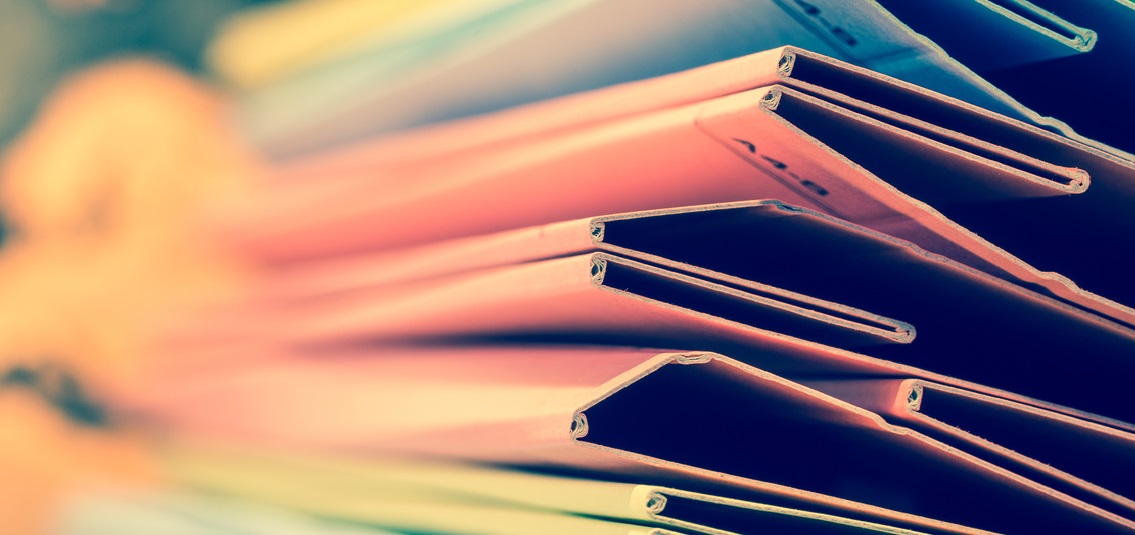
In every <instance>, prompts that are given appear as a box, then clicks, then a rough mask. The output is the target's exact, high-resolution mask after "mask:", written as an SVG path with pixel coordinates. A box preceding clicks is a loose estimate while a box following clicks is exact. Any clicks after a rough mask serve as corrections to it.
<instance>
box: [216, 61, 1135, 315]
mask: <svg viewBox="0 0 1135 535" xmlns="http://www.w3.org/2000/svg"><path fill="white" fill-rule="evenodd" d="M284 174H285V175H286V176H282V177H277V178H276V179H274V180H272V181H271V187H270V189H269V190H268V191H264V192H261V193H259V194H258V195H257V196H256V197H255V198H253V199H252V200H251V201H250V202H249V203H245V204H242V205H241V206H239V208H237V209H235V210H234V212H235V215H234V217H233V218H232V220H231V221H230V222H229V224H228V225H227V226H226V227H225V231H224V232H225V234H224V235H225V236H226V237H227V238H228V239H231V240H232V241H234V242H236V243H239V244H241V245H242V247H244V248H245V250H246V251H251V252H253V253H254V254H257V255H260V256H261V257H264V258H268V259H276V260H286V259H293V260H294V259H297V258H305V257H312V256H319V255H329V254H341V253H344V252H353V251H361V250H369V249H379V248H390V247H395V246H404V245H408V244H413V243H420V242H423V241H431V240H437V239H443V238H450V237H457V236H463V235H473V234H478V233H483V232H488V231H495V230H503V229H508V228H517V227H522V226H526V225H532V224H539V223H546V222H551V221H556V220H563V219H570V218H575V217H583V216H587V215H590V214H595V213H613V212H620V211H629V210H642V209H656V208H665V207H673V206H685V205H692V204H702V203H714V202H727V201H738V200H751V199H757V198H775V199H780V200H783V201H785V202H788V203H790V204H794V205H800V206H803V207H806V208H811V209H815V210H819V211H823V212H826V213H829V214H832V215H836V216H839V217H841V218H844V219H847V220H850V221H852V222H856V223H859V224H862V225H864V226H866V227H868V228H872V229H874V230H878V231H880V232H884V233H888V234H892V235H895V236H898V237H901V238H904V239H908V240H910V241H913V242H915V243H917V244H918V245H920V246H921V247H923V248H924V249H926V250H928V251H931V252H935V253H939V254H943V255H945V256H948V257H950V258H953V259H955V260H957V261H959V262H962V263H964V264H966V265H969V266H971V267H974V268H976V269H980V270H982V271H986V272H988V273H990V274H993V275H996V276H999V277H1002V278H1005V279H1007V280H1010V281H1012V282H1016V283H1019V284H1022V285H1026V286H1031V287H1037V288H1038V289H1039V290H1041V291H1043V292H1045V293H1048V294H1050V295H1053V296H1056V297H1058V298H1060V299H1062V300H1064V301H1066V302H1069V303H1072V304H1075V305H1076V306H1080V307H1083V308H1088V309H1091V310H1093V311H1096V312H1097V313H1099V314H1101V315H1103V316H1106V317H1109V318H1112V319H1115V320H1117V321H1120V322H1124V323H1127V324H1129V325H1131V324H1135V310H1132V309H1131V308H1130V307H1128V306H1124V305H1120V304H1117V303H1115V302H1112V301H1109V300H1108V299H1104V298H1101V297H1099V296H1097V295H1094V294H1090V293H1086V292H1084V291H1082V290H1081V289H1080V288H1079V287H1077V286H1076V285H1075V284H1073V283H1072V282H1071V281H1069V280H1068V279H1066V278H1064V277H1062V276H1060V275H1056V274H1053V273H1050V272H1049V271H1060V272H1061V273H1064V274H1066V275H1071V276H1073V277H1074V278H1076V279H1077V282H1081V283H1082V284H1084V287H1085V288H1086V289H1088V290H1097V291H1101V292H1104V295H1105V296H1107V297H1115V298H1117V299H1120V300H1125V301H1126V302H1135V296H1129V295H1128V293H1129V290H1128V288H1129V287H1130V286H1131V285H1128V284H1126V276H1127V273H1129V272H1130V271H1131V270H1130V269H1128V268H1129V267H1135V263H1133V262H1135V260H1133V258H1135V256H1133V255H1132V254H1130V252H1129V251H1128V249H1129V248H1122V247H1114V246H1111V245H1110V244H1111V243H1115V242H1116V240H1118V239H1121V238H1122V237H1123V236H1127V235H1130V234H1131V233H1132V232H1135V221H1133V220H1131V218H1127V217H1125V211H1124V209H1125V207H1128V206H1130V205H1131V204H1132V200H1133V199H1135V179H1133V177H1135V170H1133V168H1132V164H1131V162H1127V161H1125V160H1121V159H1119V158H1117V157H1115V156H1113V155H1110V154H1107V153H1104V152H1101V151H1099V150H1096V149H1094V148H1091V147H1088V146H1086V145H1083V144H1080V143H1077V142H1074V141H1070V140H1068V139H1065V138H1062V137H1059V136H1057V135H1055V134H1051V133H1049V132H1046V131H1043V130H1040V129H1038V128H1035V127H1032V126H1029V125H1026V124H1024V123H1020V122H1017V121H1013V120H1010V119H1007V118H1004V117H1000V116H997V115H995V114H992V113H990V112H986V111H983V110H980V109H978V108H975V107H973V106H969V105H965V104H962V103H960V102H958V101H954V100H952V99H948V98H946V97H941V96H938V95H935V94H932V93H929V92H927V91H925V90H921V89H919V88H917V87H914V86H911V85H909V84H904V83H902V82H898V81H895V80H892V79H889V78H886V77H883V76H881V75H877V74H874V73H870V72H868V71H865V70H863V69H859V68H855V67H852V66H849V65H846V64H843V63H841V62H838V61H835V60H831V59H828V58H824V57H820V56H817V55H814V54H809V53H807V52H804V51H800V50H795V49H791V48H785V49H777V50H774V51H769V52H766V53H762V54H757V55H754V56H750V57H747V58H741V59H739V60H734V61H730V62H724V63H720V64H716V65H711V66H708V67H704V68H701V69H695V70H693V71H689V72H686V73H680V74H676V75H672V76H667V77H662V78H658V79H654V80H648V81H644V82H637V83H632V84H626V85H623V86H618V87H615V88H612V89H607V90H601V91H596V92H592V93H587V94H583V95H578V96H573V97H567V98H564V99H560V100H556V101H551V102H547V103H543V104H536V105H533V106H529V107H525V108H519V109H517V110H513V111H509V112H505V113H502V114H498V115H493V116H488V117H485V118H480V119H473V120H470V121H465V122H460V123H456V124H453V125H449V126H443V127H437V128H433V129H429V130H425V131H422V132H420V133H410V134H407V135H406V136H405V137H404V138H390V139H383V140H380V142H376V143H375V144H374V145H367V146H365V147H360V148H358V149H355V151H354V152H351V151H348V152H347V153H344V154H339V155H334V156H332V157H328V158H327V159H326V160H322V161H313V162H310V163H308V164H305V165H297V166H295V167H294V168H293V169H292V170H290V171H286V172H285V173H284ZM328 207H334V209H329V208H328ZM955 218H956V219H955ZM1006 220H1007V221H1011V222H1013V223H1010V224H1000V223H999V222H1001V221H1006ZM1053 220H1059V221H1060V222H1061V223H1060V224H1052V223H1051V221H1053ZM963 225H964V226H963ZM1038 229H1043V231H1038ZM975 232H976V233H975ZM986 236H988V238H989V239H988V240H987V239H986ZM1001 247H1004V248H1005V249H1002V248H1001ZM1007 251H1008V252H1007ZM1010 253H1013V254H1017V253H1020V256H1021V258H1020V259H1018V257H1016V256H1012V255H1011V254H1010ZM1083 258H1089V259H1091V260H1090V261H1081V259H1083ZM1069 259H1075V261H1070V260H1069ZM1024 261H1030V262H1033V263H1035V264H1036V268H1037V269H1034V267H1032V266H1030V265H1029V264H1026V263H1024ZM1038 269H1039V270H1045V271H1044V272H1042V271H1039V270H1038Z"/></svg>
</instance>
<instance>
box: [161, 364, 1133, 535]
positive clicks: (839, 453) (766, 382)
mask: <svg viewBox="0 0 1135 535" xmlns="http://www.w3.org/2000/svg"><path fill="white" fill-rule="evenodd" d="M328 357H331V358H322V359H310V358H308V359H302V358H280V359H276V360H274V361H273V364H272V366H267V367H266V366H250V367H245V368H244V369H239V368H237V367H234V366H226V367H224V368H218V369H217V370H216V372H215V373H214V374H213V375H212V377H207V376H201V375H199V376H197V377H188V376H186V375H184V374H179V375H178V376H177V377H175V378H170V379H174V380H168V379H167V380H165V381H151V383H150V385H149V391H148V395H147V396H144V398H143V399H145V400H146V404H145V405H146V407H147V409H148V413H149V414H150V416H151V417H152V418H155V419H157V420H158V421H162V422H164V423H165V424H166V425H167V426H169V428H170V429H171V430H176V431H177V433H178V434H179V436H181V437H183V438H185V439H187V440H212V441H224V442H230V443H231V442H233V441H239V442H240V443H242V444H245V445H252V446H256V445H259V446H261V447H277V448H288V449H292V450H298V451H322V452H325V453H329V452H335V451H338V452H343V453H347V452H355V453H358V454H368V455H372V454H385V455H407V456H417V457H437V458H450V459H465V460H474V461H481V462H492V463H504V464H509V465H518V466H530V467H535V466H540V467H560V468H561V469H565V470H583V471H585V472H590V473H595V472H601V473H604V474H622V475H623V476H627V477H634V478H636V480H637V481H639V482H642V483H661V482H665V483H664V484H666V485H668V486H681V487H686V488H690V489H691V490H693V491H696V492H708V493H713V494H718V495H723V496H725V497H732V498H735V499H746V496H748V497H749V498H752V497H753V496H754V495H757V496H762V495H763V496H770V495H771V496H776V497H779V498H780V499H785V500H792V501H795V502H798V503H802V504H811V505H813V506H819V507H827V508H831V507H838V508H842V509H843V510H845V511H850V512H854V513H856V515H857V516H858V517H862V516H863V515H871V516H872V517H873V518H875V519H878V521H880V522H881V523H884V524H896V523H897V524H899V527H913V528H915V529H917V528H918V527H922V528H925V529H929V530H932V531H964V530H962V529H961V528H959V527H957V526H949V524H947V523H955V524H961V525H968V526H973V527H976V528H979V529H987V530H993V531H1002V530H1005V531H1022V530H1037V529H1050V530H1055V531H1075V532H1077V533H1094V532H1120V531H1123V530H1128V529H1131V528H1132V526H1133V525H1135V523H1133V522H1131V521H1130V520H1126V519H1123V518H1121V517H1119V516H1117V515H1114V514H1112V513H1109V512H1107V511H1104V510H1102V509H1100V508H1098V507H1095V506H1092V505H1090V504H1087V503H1084V502H1082V501H1080V500H1077V499H1075V498H1072V497H1070V496H1068V495H1065V494H1063V493H1060V492H1058V491H1055V490H1053V489H1051V488H1048V487H1045V486H1043V485H1040V484H1038V483H1036V482H1033V481H1031V480H1028V479H1026V478H1023V477H1021V476H1019V475H1017V474H1015V473H1013V472H1010V471H1007V470H1004V469H1002V468H1000V467H997V466H996V465H993V464H990V463H988V462H986V461H983V460H981V459H979V458H976V457H973V456H970V455H968V454H965V453H963V452H961V451H958V450H956V449H954V448H951V447H949V446H947V445H945V444H943V443H941V442H939V441H936V440H934V439H931V438H930V437H927V436H925V435H923V434H921V433H918V432H916V431H913V430H910V429H906V428H898V427H894V426H891V425H890V424H887V423H885V422H884V421H883V420H882V419H881V418H879V417H878V416H876V415H874V414H873V413H870V412H867V411H864V410H863V409H859V408H857V407H854V406H852V405H850V404H847V403H844V402H842V401H839V400H836V399H835V398H831V397H829V396H826V395H824V394H821V393H819V392H817V391H814V390H811V389H808V388H805V387H803V386H800V385H798V384H796V383H792V382H790V381H787V380H785V379H782V378H780V377H777V376H775V375H772V374H769V373H767V372H763V371H761V370H758V369H756V368H753V367H750V366H746V365H744V364H741V363H739V362H736V361H733V360H731V359H726V358H724V357H720V356H716V355H712V354H707V353H669V354H657V353H649V352H643V351H638V352H628V351H626V350H619V349H613V348H608V349H605V350H604V349H599V350H595V351H592V352H591V353H590V354H587V353H586V352H584V351H580V350H569V349H557V350H550V351H547V352H542V353H541V352H534V351H533V350H531V349H527V350H526V349H524V348H516V347H513V348H507V349H505V348H502V349H481V350H468V349H467V350H464V351H457V352H454V351H453V350H449V352H448V353H447V352H446V351H445V350H438V351H436V352H433V353H432V354H430V352H429V351H418V352H412V351H406V352H399V353H385V354H379V353H374V352H370V353H361V354H355V355H353V356H350V355H343V354H339V355H334V356H331V355H328ZM358 406H366V407H368V409H369V410H367V411H341V410H338V411H337V410H335V407H358ZM328 414H334V415H335V417H334V418H329V417H328ZM264 484H265V485H271V483H270V482H265V483H264ZM848 500H854V501H855V503H852V502H850V501H848ZM753 501H760V500H757V499H754V500H753ZM859 502H862V503H859ZM919 517H930V518H934V519H936V520H926V519H925V518H919Z"/></svg>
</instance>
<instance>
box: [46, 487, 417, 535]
mask: <svg viewBox="0 0 1135 535" xmlns="http://www.w3.org/2000/svg"><path fill="white" fill-rule="evenodd" d="M47 533H49V534H50V535H110V534H118V535H143V534H146V533H152V534H159V533H160V534H161V535H395V534H394V533H393V532H390V531H386V530H383V529H379V528H374V527H365V526H361V525H357V524H354V525H353V524H348V523H344V522H335V521H328V520H325V519H318V518H314V517H311V516H308V515H306V514H302V513H297V512H294V511H289V510H284V509H281V508H273V507H264V506H257V505H253V504H250V503H247V502H243V503H242V502H237V501H235V500H225V499H220V498H218V497H216V496H198V495H194V494H192V493H189V492H185V491H178V492H169V491H156V490H152V489H147V490H143V489H130V490H127V489H115V488H100V489H85V490H84V491H80V492H76V493H74V495H73V496H71V497H69V498H68V499H67V500H66V501H64V502H63V505H62V507H61V508H60V512H59V514H58V516H57V518H56V520H55V522H54V526H53V527H52V528H51V529H50V530H48V532H47Z"/></svg>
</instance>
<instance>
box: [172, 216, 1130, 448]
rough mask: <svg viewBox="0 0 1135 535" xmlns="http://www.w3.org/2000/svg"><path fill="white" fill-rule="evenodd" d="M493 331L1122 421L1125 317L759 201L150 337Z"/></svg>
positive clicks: (410, 261)
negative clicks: (716, 354)
mask: <svg viewBox="0 0 1135 535" xmlns="http://www.w3.org/2000/svg"><path fill="white" fill-rule="evenodd" d="M896 291H901V295H902V297H901V298H898V296H897V295H896ZM890 318H895V319H890ZM916 333H917V334H916ZM497 337H524V338H529V339H531V338H536V337H539V338H542V339H552V340H556V339H558V340H577V339H581V337H587V338H586V339H587V340H605V341H609V342H613V343H620V344H637V345H668V346H671V347H682V348H705V349H716V350H720V351H726V352H729V353H730V354H733V355H735V356H737V357H738V358H742V359H743V360H746V361H748V362H751V363H754V364H757V365H759V366H761V367H764V368H766V369H769V370H772V371H775V372H777V373H781V374H787V375H790V376H792V377H804V376H810V375H811V376H814V375H818V374H824V373H835V372H841V373H853V374H857V375H874V374H883V375H898V376H910V375H913V376H917V377H923V378H931V377H933V378H934V379H935V380H940V381H947V382H950V383H951V384H959V385H961V384H964V385H965V386H966V387H967V388H970V389H974V388H981V387H979V386H977V385H979V384H980V385H986V386H989V387H992V388H995V389H1000V390H1005V391H1011V392H1015V393H1016V394H1017V396H1016V397H1015V399H1017V400H1018V401H1021V402H1025V403H1031V404H1038V405H1043V406H1046V407H1048V408H1050V409H1053V410H1059V411H1061V412H1066V413H1068V414H1073V415H1076V416H1078V417H1082V418H1089V419H1093V420H1096V421H1099V422H1104V423H1107V424H1108V425H1113V426H1120V427H1125V428H1128V429H1131V428H1132V427H1131V424H1129V423H1123V422H1124V421H1126V422H1132V421H1135V413H1132V412H1131V410H1130V404H1129V403H1126V401H1125V392H1126V389H1125V381H1126V379H1125V378H1126V377H1129V376H1130V375H1131V374H1132V373H1135V361H1132V360H1131V359H1130V358H1128V357H1127V356H1128V355H1131V354H1133V353H1135V331H1133V330H1132V329H1131V328H1129V327H1127V326H1124V325H1120V324H1117V323H1114V322H1111V321H1108V320H1105V319H1103V318H1100V317H1099V316H1096V315H1094V314H1091V313H1088V312H1086V311H1084V310H1081V309H1078V308H1075V307H1072V306H1069V305H1066V304H1064V303H1061V302H1059V301H1057V300H1054V299H1052V298H1049V297H1046V296H1044V295H1041V294H1038V293H1036V292H1033V291H1031V290H1028V289H1025V288H1022V287H1019V286H1016V285H1013V284H1010V283H1008V282H1006V281H1004V280H1001V279H997V278H995V277H992V276H990V275H988V274H985V273H983V272H980V271H977V270H974V269H972V268H969V267H966V266H964V265H961V264H959V263H957V262H954V261H952V260H950V259H948V258H945V257H942V256H939V255H935V254H933V253H928V252H926V251H923V250H921V249H919V248H918V247H916V246H913V245H911V244H910V243H907V242H903V241H901V240H897V239H895V238H892V237H890V236H886V235H883V234H879V233H876V232H872V231H869V230H867V229H864V228H862V227H858V226H856V225H852V224H850V223H847V222H844V221H840V220H838V219H835V218H832V217H830V216H826V215H823V214H820V213H817V212H813V211H809V210H804V209H801V208H796V207H792V206H788V205H786V204H784V203H780V202H776V201H751V202H741V203H729V204H723V205H708V206H700V207H690V208H676V209H669V210H656V211H647V212H636V213H627V214H620V215H614V216H606V217H597V218H587V219H581V220H575V221H569V222H564V223H554V224H549V225H542V226H538V227H532V228H527V229H520V230H515V231H506V232H502V233H497V234H491V235H486V236H479V237H471V238H464V239H458V240H452V241H448V242H441V243H437V244H430V245H424V246H418V247H411V248H407V249H402V250H394V251H388V252H383V253H377V254H371V255H367V256H351V257H345V258H342V259H338V260H333V261H325V262H321V263H318V264H314V265H302V264H301V265H293V266H286V267H283V268H281V269H280V270H278V271H277V272H275V273H274V274H273V275H270V276H268V277H266V279H265V282H264V284H262V285H261V287H260V288H259V289H258V291H257V292H255V293H253V294H252V295H251V296H249V297H247V298H246V299H245V300H244V301H243V302H238V303H235V304H233V305H230V306H229V307H228V308H220V309H213V310H210V311H207V312H205V313H201V314H200V317H199V318H198V319H197V320H196V321H195V323H194V324H193V325H192V328H190V329H183V331H182V332H181V333H178V334H177V335H176V336H172V337H171V338H170V339H169V340H167V342H166V345H167V346H168V348H169V350H170V351H178V350H181V351H186V344H187V343H189V344H194V343H196V344H198V347H201V346H202V345H204V349H198V350H199V351H213V350H215V348H216V347H217V345H218V344H220V341H222V340H224V339H226V338H227V339H228V340H241V339H244V340H256V339H260V340H271V341H273V342H275V343H284V344H292V345H296V344H303V345H311V344H322V345H327V344H334V343H344V342H349V341H354V342H355V343H359V342H367V343H375V342H382V343H420V342H422V341H428V340H436V339H450V340H461V339H482V340H483V339H486V338H488V339H492V338H497ZM207 340H214V341H216V342H215V343H214V345H211V346H210V345H208V344H206V343H205V342H203V341H207ZM818 343H822V344H826V345H829V346H836V347H838V348H842V349H844V350H851V351H857V352H858V353H851V352H849V351H840V350H836V349H834V348H831V347H824V346H821V345H818ZM220 345H222V346H223V344H220ZM163 352H165V351H163ZM1037 355H1068V356H1069V357H1071V356H1073V355H1075V356H1076V357H1075V358H1076V359H1077V361H1078V362H1079V364H1080V365H1079V366H1075V367H1070V368H1068V369H1066V370H1064V371H1062V373H1060V374H1052V373H1049V371H1048V370H1046V369H1035V368H1034V364H1033V363H1034V362H1035V359H1036V356H1037ZM872 357H875V358H872ZM998 395H1005V394H998ZM1038 400H1043V402H1042V401H1038ZM1044 402H1048V403H1044ZM1051 403H1056V404H1059V405H1063V406H1064V407H1053V406H1052V405H1050V404H1051ZM1084 411H1086V412H1084ZM1088 413H1094V414H1088Z"/></svg>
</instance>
